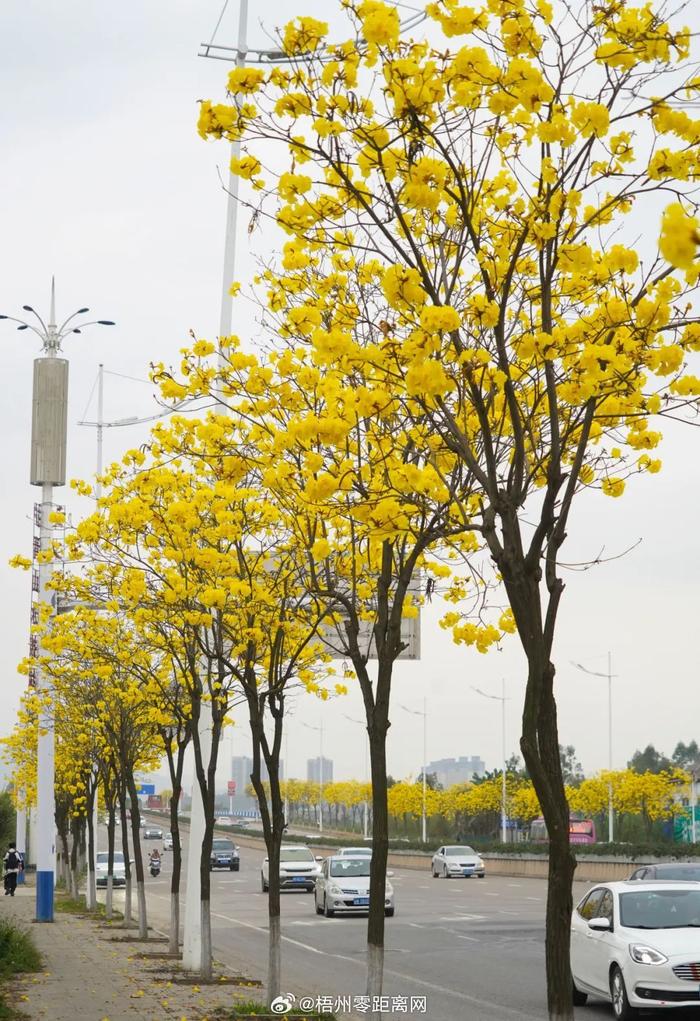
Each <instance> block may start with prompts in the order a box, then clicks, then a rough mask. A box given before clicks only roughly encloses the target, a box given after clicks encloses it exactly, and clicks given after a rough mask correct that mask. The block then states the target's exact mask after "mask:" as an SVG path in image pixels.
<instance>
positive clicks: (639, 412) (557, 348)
mask: <svg viewBox="0 0 700 1021" xmlns="http://www.w3.org/2000/svg"><path fill="white" fill-rule="evenodd" d="M344 6H345V7H346V10H347V11H348V13H349V15H350V18H351V20H352V24H353V32H352V37H351V38H349V39H348V41H347V42H345V43H342V44H339V45H335V46H330V45H328V44H327V43H326V41H325V36H324V33H325V28H324V26H323V25H319V23H315V22H314V23H311V22H310V21H309V19H303V18H302V19H298V20H297V21H296V22H295V23H294V24H293V25H291V26H290V27H288V29H287V30H286V31H285V32H284V34H283V39H282V44H283V47H284V50H285V53H286V54H287V55H288V56H289V59H290V61H291V64H288V65H286V66H280V67H276V68H273V69H269V70H266V71H265V72H264V73H261V74H259V75H257V76H256V79H255V81H250V80H246V82H245V94H244V95H243V96H240V95H238V93H239V92H240V91H241V83H240V82H239V81H238V79H237V78H236V77H235V76H234V77H233V78H232V80H231V82H230V89H231V93H232V95H231V97H230V100H229V102H227V103H221V104H212V103H210V102H205V103H203V104H202V106H201V115H200V122H199V126H200V132H201V134H202V135H203V136H204V137H212V138H225V139H229V140H230V139H241V140H242V142H243V147H244V152H245V156H244V158H245V159H247V162H246V164H245V172H244V174H243V176H244V177H245V176H247V177H248V180H249V181H250V182H251V183H252V185H253V187H254V188H255V189H257V191H256V194H257V196H258V197H257V198H256V203H257V205H258V210H259V213H262V214H263V215H269V216H270V218H272V219H274V220H275V221H276V222H277V224H278V225H279V226H280V227H281V229H282V230H283V231H284V232H285V234H286V235H287V240H286V243H285V245H284V252H283V255H282V257H281V260H280V262H279V264H276V265H274V266H270V267H269V268H267V269H265V270H263V271H262V273H261V280H262V282H263V283H264V285H265V287H266V289H267V294H266V298H265V303H266V315H265V321H266V322H268V323H270V325H271V326H272V325H274V329H275V331H276V332H280V331H285V332H286V334H287V336H289V337H290V338H291V340H292V341H293V345H294V356H293V357H294V358H295V359H296V360H297V361H304V362H305V364H306V366H307V368H309V369H310V368H311V366H313V365H316V366H319V365H320V366H328V365H333V366H336V365H339V364H342V365H344V366H346V367H348V368H349V369H352V370H354V371H357V372H358V373H366V372H370V373H371V382H372V387H371V389H372V390H377V389H381V391H383V392H385V393H386V392H388V393H390V394H391V397H392V401H391V404H392V408H395V407H396V405H397V404H398V405H400V408H401V412H400V414H399V415H397V417H396V419H395V420H396V421H398V422H400V423H401V425H400V428H402V429H404V430H407V429H408V428H409V427H414V428H417V429H419V430H428V432H429V434H430V436H431V437H432V438H433V440H434V442H435V443H436V444H437V448H436V449H438V450H440V451H441V452H442V451H445V452H447V453H449V454H452V455H453V456H455V457H456V458H458V459H459V461H461V463H462V464H463V465H464V467H465V471H467V472H468V473H469V475H470V477H471V479H472V482H471V484H470V485H469V487H468V498H467V499H466V500H465V501H462V502H460V504H459V508H458V510H459V514H460V515H461V521H462V524H463V528H464V530H465V531H467V530H468V531H470V532H472V533H475V534H477V535H479V536H480V537H481V540H482V541H483V542H485V543H486V545H487V547H488V550H489V552H490V554H491V557H492V558H493V560H494V562H495V565H496V567H497V570H498V572H499V574H500V577H501V578H502V580H503V583H504V586H505V589H506V592H507V596H508V602H509V603H510V608H511V611H512V615H513V620H514V623H515V626H516V627H517V630H518V634H519V637H520V640H521V642H522V645H523V649H524V652H525V655H526V658H527V662H528V677H527V689H526V697H525V706H524V713H523V732H522V738H521V748H522V752H523V755H524V758H525V763H526V766H527V769H528V771H529V773H530V775H531V776H532V778H533V783H534V787H535V790H536V792H537V795H538V798H539V800H540V803H541V805H542V811H543V813H544V816H545V819H546V821H547V826H548V829H549V832H550V838H551V842H550V877H549V878H550V882H549V892H548V910H547V931H546V952H547V976H548V983H547V984H548V1005H549V1011H550V1015H551V1016H552V1017H556V1018H557V1019H559V1018H571V1017H572V1016H573V1014H572V1010H573V1008H572V1004H571V988H572V986H571V975H570V969H569V961H568V952H567V946H568V928H569V920H570V915H571V909H572V896H571V881H572V877H573V869H574V859H573V856H572V854H571V851H570V848H569V840H568V805H567V801H566V793H565V789H564V784H563V781H562V776H561V767H560V763H559V752H558V744H559V741H558V733H557V717H556V703H555V698H554V676H555V669H554V664H553V662H552V646H553V641H554V635H555V631H556V621H557V614H558V610H559V606H560V601H561V596H562V592H563V588H564V585H563V581H562V578H561V570H560V567H559V557H560V555H561V549H562V545H563V543H564V541H565V538H566V534H567V531H568V530H569V528H570V526H571V524H572V519H571V511H572V508H573V506H574V498H575V497H576V496H577V494H579V493H580V492H582V491H585V490H589V491H590V490H600V491H601V492H602V493H603V494H604V495H608V496H611V497H619V496H620V495H621V494H622V493H623V491H624V489H625V485H626V482H627V480H628V479H629V478H630V477H631V476H632V475H635V474H640V473H656V472H658V470H659V468H660V461H659V460H658V458H656V457H655V455H654V451H655V448H656V447H657V446H658V443H659V440H660V432H659V430H658V429H657V428H655V427H654V425H653V423H652V419H653V418H654V417H655V416H659V415H661V414H664V413H669V412H673V413H679V412H680V411H681V410H682V408H683V407H684V406H685V405H686V404H687V403H688V402H690V401H694V400H695V398H696V397H697V395H698V393H699V392H700V380H698V378H697V377H695V376H693V375H692V374H690V373H689V372H688V371H687V369H686V364H685V363H686V358H687V356H688V355H689V354H690V353H691V352H693V351H695V350H696V349H697V348H698V345H699V343H700V324H698V322H697V320H696V317H695V316H693V315H692V308H691V304H690V292H691V290H692V289H693V288H694V286H695V282H696V279H697V273H698V266H697V261H696V245H697V240H698V234H697V223H696V221H695V216H694V200H693V188H694V179H695V177H696V175H697V159H696V152H695V148H696V147H695V137H696V134H697V130H698V127H697V122H696V121H695V120H693V118H692V117H691V116H690V115H689V114H688V113H687V112H685V111H684V110H683V109H682V108H681V107H682V103H683V100H684V99H685V98H686V97H688V96H690V97H694V96H696V95H697V91H698V87H699V85H700V79H698V77H697V72H696V69H695V66H694V64H693V63H692V62H691V60H690V58H689V48H690V33H689V31H688V30H687V29H686V28H684V27H683V25H682V24H681V25H675V24H672V23H670V22H669V21H668V20H667V18H666V17H665V16H664V14H663V9H662V8H661V7H658V6H657V5H656V4H654V3H647V4H645V5H644V6H641V7H633V6H631V5H630V4H627V3H624V2H622V3H610V4H603V5H597V6H593V7H591V6H590V5H588V4H583V3H581V4H577V5H575V6H574V8H571V6H570V5H565V4H563V3H558V2H557V3H556V4H554V5H550V4H549V3H545V2H538V3H534V2H531V0H488V2H487V3H486V4H485V5H484V6H476V7H471V6H470V7H464V6H462V5H460V4H459V3H458V2H457V0H438V2H435V3H430V4H429V5H428V7H427V8H426V12H427V14H428V16H429V17H430V19H431V20H432V21H433V22H434V25H433V26H432V28H431V33H430V41H429V40H428V39H424V40H417V41H416V40H413V39H406V40H403V39H402V38H401V34H400V26H399V20H398V15H397V12H396V10H395V9H393V8H392V7H389V6H388V5H386V4H383V3H381V2H378V0H377V2H375V0H372V2H360V3H356V2H354V0H348V2H347V3H346V4H345V5H344ZM440 33H442V35H443V36H444V38H443V39H439V35H440ZM452 39H456V40H457V42H456V45H454V44H452V42H451V40H452ZM234 75H235V73H234ZM258 141H260V142H261V143H264V144H261V145H260V147H259V150H260V151H259V153H256V152H255V151H254V150H255V148H256V142H258ZM270 143H277V146H278V151H277V155H276V157H275V159H274V160H273V159H270V160H269V161H268V164H267V165H266V164H265V160H264V154H266V153H269V152H270ZM282 152H287V153H288V156H289V158H288V161H287V163H286V165H282V166H281V165H280V157H281V153H282ZM234 171H235V172H239V168H237V167H234ZM669 191H672V192H673V193H674V195H675V201H674V203H672V205H671V206H670V207H669V208H668V209H667V210H666V212H665V213H664V214H663V224H662V228H661V232H659V230H658V229H657V228H654V227H652V229H651V230H650V231H649V230H648V229H647V231H643V234H645V241H644V244H643V245H640V243H639V241H638V239H637V233H638V230H639V228H638V226H637V224H638V222H639V221H638V220H636V221H635V222H634V223H633V222H632V220H631V217H630V214H631V213H632V212H633V211H634V212H636V211H639V210H640V209H642V208H643V209H644V210H649V211H651V216H650V217H649V219H650V220H651V222H652V223H653V222H654V221H656V222H657V223H658V221H659V219H660V218H661V211H662V210H661V207H662V206H663V196H664V194H665V193H667V192H669ZM657 208H658V212H655V210H656V209H657ZM647 215H648V214H647ZM657 242H659V250H657ZM640 250H641V251H642V255H643V258H642V259H640V257H639V254H638V253H639V251H640ZM455 627H456V628H460V624H459V622H455ZM457 634H458V636H459V631H458V633H457ZM375 810H376V806H375Z"/></svg>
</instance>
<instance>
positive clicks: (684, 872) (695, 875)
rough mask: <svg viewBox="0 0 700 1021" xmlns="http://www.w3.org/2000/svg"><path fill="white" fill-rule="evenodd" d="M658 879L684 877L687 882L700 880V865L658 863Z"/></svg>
mask: <svg viewBox="0 0 700 1021" xmlns="http://www.w3.org/2000/svg"><path fill="white" fill-rule="evenodd" d="M656 877H657V879H675V880H678V879H683V880H685V882H695V883H697V882H698V881H700V865H690V866H687V865H686V866H685V867H684V866H683V865H657V866H656Z"/></svg>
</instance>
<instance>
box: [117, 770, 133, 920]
mask: <svg viewBox="0 0 700 1021" xmlns="http://www.w3.org/2000/svg"><path fill="white" fill-rule="evenodd" d="M119 818H120V820H121V826H120V829H121V835H122V853H123V855H124V880H125V881H124V928H125V929H129V928H130V927H131V921H132V917H131V859H130V857H129V821H128V819H127V817H126V791H125V790H123V789H122V790H121V791H120V792H119Z"/></svg>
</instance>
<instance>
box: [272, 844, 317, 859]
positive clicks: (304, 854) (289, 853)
mask: <svg viewBox="0 0 700 1021" xmlns="http://www.w3.org/2000/svg"><path fill="white" fill-rule="evenodd" d="M280 859H281V860H282V861H314V856H313V855H312V853H311V851H310V850H309V849H308V847H283V848H282V850H281V852H280Z"/></svg>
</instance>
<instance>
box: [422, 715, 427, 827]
mask: <svg viewBox="0 0 700 1021" xmlns="http://www.w3.org/2000/svg"><path fill="white" fill-rule="evenodd" d="M427 772H428V700H427V699H426V698H424V699H423V813H422V819H421V839H422V841H423V843H424V844H425V843H427V841H428V811H427V807H428V777H427V775H426V774H427Z"/></svg>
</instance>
